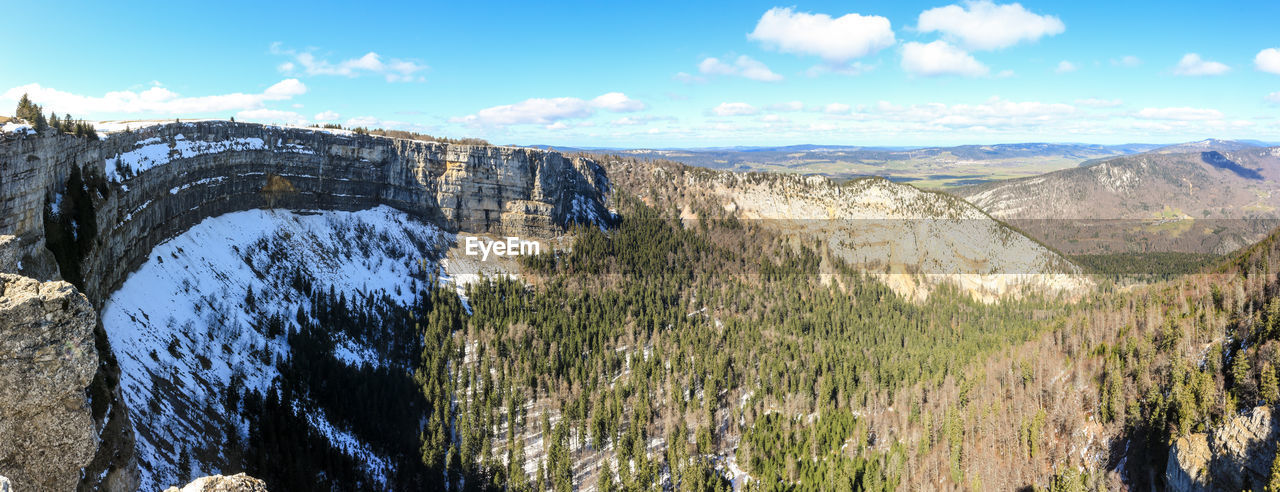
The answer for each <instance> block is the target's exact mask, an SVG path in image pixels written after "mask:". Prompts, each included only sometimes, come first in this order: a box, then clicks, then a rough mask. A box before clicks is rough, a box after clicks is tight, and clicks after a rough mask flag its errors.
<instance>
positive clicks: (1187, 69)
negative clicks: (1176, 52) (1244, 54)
mask: <svg viewBox="0 0 1280 492" xmlns="http://www.w3.org/2000/svg"><path fill="white" fill-rule="evenodd" d="M1230 70H1231V67H1228V66H1226V65H1225V64H1222V63H1218V62H1216V61H1209V60H1205V59H1203V58H1200V55H1198V54H1195V53H1187V54H1185V55H1183V56H1182V59H1181V60H1178V65H1177V66H1175V67H1173V73H1174V74H1176V75H1187V76H1201V75H1222V74H1224V73H1227V72H1228V71H1230Z"/></svg>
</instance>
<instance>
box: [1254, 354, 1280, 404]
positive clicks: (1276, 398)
mask: <svg viewBox="0 0 1280 492" xmlns="http://www.w3.org/2000/svg"><path fill="white" fill-rule="evenodd" d="M1258 391H1260V392H1261V393H1262V395H1261V396H1262V399H1263V400H1264V401H1266V402H1267V404H1268V405H1275V404H1276V403H1277V402H1280V384H1278V383H1277V381H1276V369H1275V367H1274V366H1272V365H1271V363H1270V362H1267V363H1264V364H1263V365H1262V382H1261V387H1260V388H1258Z"/></svg>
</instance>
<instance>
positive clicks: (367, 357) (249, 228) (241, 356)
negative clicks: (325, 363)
mask: <svg viewBox="0 0 1280 492" xmlns="http://www.w3.org/2000/svg"><path fill="white" fill-rule="evenodd" d="M453 241H454V238H453V235H451V234H448V233H445V232H442V231H441V230H439V229H437V228H435V227H433V226H430V225H425V224H422V223H419V222H416V221H414V220H412V219H411V218H410V217H409V216H408V215H406V214H404V213H403V212H399V211H396V210H394V209H391V208H389V207H385V206H383V207H377V208H373V209H369V210H363V211H358V212H339V211H324V212H305V213H294V212H289V211H284V210H250V211H245V212H236V213H231V214H227V215H223V216H219V217H214V218H209V219H206V220H204V221H203V222H201V223H199V224H197V225H196V226H194V227H192V228H191V229H190V230H188V231H186V232H185V233H183V234H181V235H179V236H177V237H175V238H173V239H170V240H168V241H166V242H164V243H162V244H160V245H159V246H158V247H156V248H154V249H153V250H152V251H151V253H150V254H149V256H148V260H147V261H146V262H145V263H144V264H143V265H142V266H141V267H140V268H139V269H138V270H137V271H136V272H134V273H133V274H132V275H130V276H129V278H128V279H127V280H126V281H125V282H124V284H123V286H122V287H121V288H120V289H119V290H118V291H116V292H115V293H113V294H112V295H111V297H110V298H109V300H108V301H107V302H106V305H105V307H104V309H103V310H102V323H103V327H104V328H105V329H106V332H107V335H108V338H109V339H110V342H111V347H112V350H113V351H114V353H115V356H116V358H117V359H118V360H119V364H120V372H121V375H120V378H121V381H120V386H121V390H122V392H123V393H124V398H125V400H126V402H127V404H128V405H129V409H130V412H131V413H132V416H133V419H134V420H133V427H134V429H135V433H136V437H137V451H138V457H139V461H140V465H141V466H140V468H141V474H142V486H141V489H142V490H156V489H159V488H163V487H166V486H169V485H174V484H177V483H181V481H180V478H182V477H187V476H200V475H211V474H216V473H220V472H223V471H229V470H222V469H220V468H221V467H222V466H223V465H224V464H225V463H227V462H228V461H230V460H232V459H234V458H233V457H230V456H227V455H226V452H227V451H226V450H225V449H224V446H223V443H222V442H220V441H221V440H220V439H217V438H216V437H217V436H221V435H224V434H227V433H229V431H228V429H235V432H237V433H238V434H239V437H238V438H240V439H243V438H245V437H247V434H246V433H247V429H246V428H245V424H244V422H243V421H241V419H240V418H239V417H232V416H231V415H233V414H234V412H228V411H226V410H225V409H224V405H225V403H224V398H225V394H226V390H227V388H228V386H229V385H231V384H232V380H233V375H234V379H236V380H238V381H242V382H243V385H244V387H245V388H247V389H258V390H260V391H261V390H263V389H265V388H266V387H267V386H268V385H269V384H270V382H271V380H272V378H273V377H274V376H276V369H275V361H276V360H277V359H279V358H285V357H288V356H289V349H288V346H287V342H286V338H285V337H284V336H275V337H269V336H267V335H266V334H264V332H263V331H260V330H261V328H255V327H254V326H252V325H253V319H254V317H253V316H252V314H251V313H252V312H253V311H257V312H259V313H272V312H275V313H281V314H283V315H284V317H285V318H286V319H293V318H294V317H295V313H296V312H297V311H298V309H299V306H307V305H308V304H307V302H306V295H305V294H302V293H300V292H299V291H298V290H297V289H296V288H295V287H293V286H292V285H291V283H290V278H291V275H290V273H291V272H293V271H294V269H295V268H298V269H301V270H302V271H306V272H309V273H310V274H311V276H313V277H314V279H315V285H316V286H319V287H322V288H325V289H327V288H328V286H330V285H332V286H333V287H334V289H335V290H336V291H339V292H345V293H346V294H347V295H348V297H351V298H354V296H356V295H360V294H369V293H373V292H376V291H385V292H386V293H387V294H388V295H390V296H391V297H393V298H395V299H397V300H398V301H400V302H408V301H409V300H410V299H411V297H412V295H413V292H415V291H417V290H418V289H420V288H422V287H423V284H424V283H425V282H426V281H427V279H429V278H434V276H435V275H437V274H438V273H436V269H435V266H436V265H437V264H438V259H439V256H440V254H441V253H442V252H443V251H444V250H445V249H446V247H447V246H446V245H447V244H450V243H452V242H453ZM425 272H431V273H430V274H427V273H425ZM249 290H251V291H252V292H253V293H254V295H253V297H254V299H255V300H254V301H252V304H253V307H252V308H251V307H250V306H248V305H247V304H246V303H247V301H246V292H248V291H249ZM334 353H335V354H336V355H338V357H340V358H341V359H343V360H345V361H346V362H347V363H349V364H353V365H359V364H377V363H378V361H377V358H376V356H374V352H373V351H372V350H371V349H370V348H369V347H362V346H360V345H359V344H358V343H355V342H353V341H350V340H348V341H345V342H343V343H342V344H341V345H340V346H338V347H335V350H334ZM324 420H325V417H324V415H322V414H319V415H314V416H313V417H312V424H313V425H314V426H315V427H316V429H317V431H319V432H321V433H323V434H324V435H326V436H328V437H329V439H330V440H331V441H332V442H333V443H334V444H335V446H337V447H339V448H340V449H343V450H344V451H345V452H347V453H348V454H350V455H352V456H353V457H356V458H357V459H358V460H359V461H360V462H362V463H365V464H366V466H367V467H368V469H369V472H370V473H371V475H374V476H377V475H379V474H380V471H381V469H382V468H383V467H385V466H386V465H385V463H383V462H382V461H381V460H380V457H379V456H377V454H376V453H374V452H372V451H370V450H369V449H368V448H367V446H364V445H363V443H361V442H359V441H358V440H356V439H354V438H353V437H352V435H351V434H350V433H348V432H344V430H343V429H340V428H338V427H336V426H334V425H332V424H331V423H329V422H327V421H324ZM183 455H186V459H185V461H188V462H190V464H191V465H190V466H191V468H192V469H191V470H185V471H180V470H179V469H178V466H179V463H180V462H182V461H184V460H183V459H181V457H182V456H183Z"/></svg>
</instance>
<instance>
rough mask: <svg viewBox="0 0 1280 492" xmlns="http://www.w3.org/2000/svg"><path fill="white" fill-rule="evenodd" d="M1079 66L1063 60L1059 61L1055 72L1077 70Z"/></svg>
mask: <svg viewBox="0 0 1280 492" xmlns="http://www.w3.org/2000/svg"><path fill="white" fill-rule="evenodd" d="M1077 68H1079V67H1076V64H1074V63H1071V62H1069V61H1066V60H1062V61H1060V62H1058V67H1057V68H1054V69H1053V71H1054V72H1055V73H1070V72H1074V71H1076V69H1077Z"/></svg>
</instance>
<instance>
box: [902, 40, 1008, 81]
mask: <svg viewBox="0 0 1280 492" xmlns="http://www.w3.org/2000/svg"><path fill="white" fill-rule="evenodd" d="M902 69H903V70H906V71H907V72H908V73H911V74H914V75H924V76H935V75H964V76H969V77H976V76H979V75H986V74H987V72H988V71H989V70H988V69H987V67H986V65H983V64H982V63H980V62H978V60H975V59H974V58H973V55H970V54H969V53H966V52H965V51H964V50H962V49H960V48H957V47H955V46H952V45H950V44H948V43H947V42H946V41H934V42H932V43H929V44H922V43H917V42H914V41H913V42H910V43H907V44H905V45H903V47H902Z"/></svg>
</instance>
